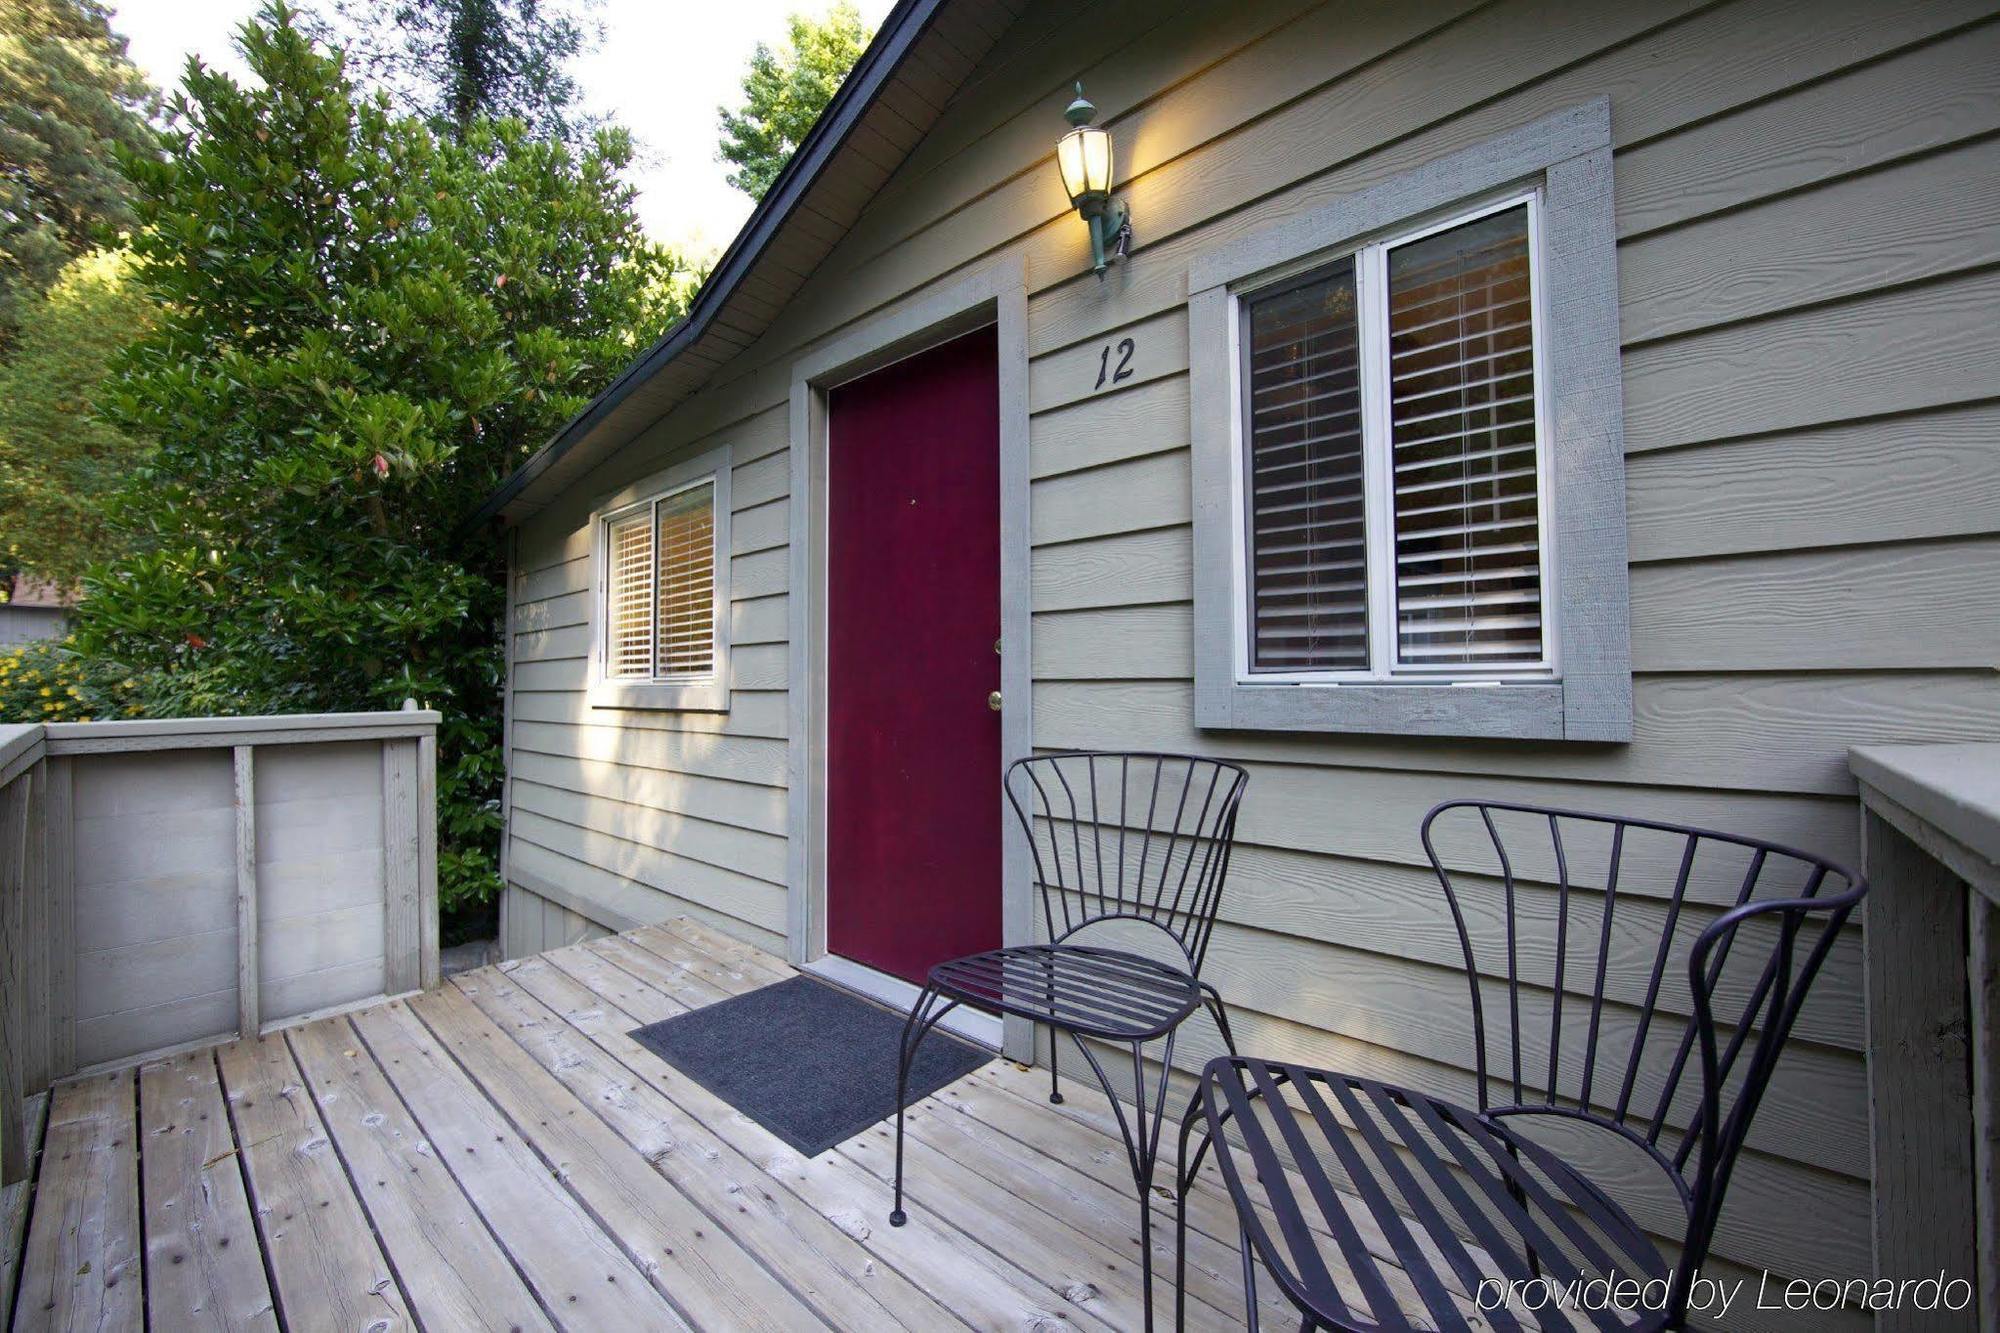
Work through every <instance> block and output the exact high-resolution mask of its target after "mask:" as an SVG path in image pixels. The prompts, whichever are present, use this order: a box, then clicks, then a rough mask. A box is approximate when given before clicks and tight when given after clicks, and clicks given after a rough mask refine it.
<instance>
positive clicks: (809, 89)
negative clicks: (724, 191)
mask: <svg viewBox="0 0 2000 1333" xmlns="http://www.w3.org/2000/svg"><path fill="white" fill-rule="evenodd" d="M785 22H786V25H787V27H788V28H789V35H788V37H787V39H786V41H785V44H784V46H783V47H782V48H780V49H779V50H776V51H773V50H772V49H771V48H770V47H769V46H768V45H766V44H765V43H763V42H759V43H757V49H756V50H755V51H754V52H752V53H751V56H750V68H749V70H748V71H747V72H746V73H745V74H744V76H743V104H742V105H741V106H740V107H738V108H736V109H735V110H734V111H732V110H730V109H729V108H728V107H722V108H719V111H718V114H719V115H720V116H721V118H722V142H721V144H720V146H719V149H718V152H719V156H720V159H721V160H722V161H725V162H732V163H734V164H735V165H736V170H735V171H733V172H731V173H730V174H729V178H728V179H729V183H730V184H731V185H733V186H735V187H736V188H737V189H739V190H741V191H743V192H744V193H745V194H747V195H749V196H750V197H751V198H752V199H762V198H763V197H764V192H765V191H766V190H768V189H770V188H771V183H772V182H773V181H775V180H777V179H778V173H779V172H781V171H783V170H784V169H785V163H787V162H789V161H791V158H792V154H793V153H795V152H797V151H798V147H799V145H800V144H801V143H803V142H805V137H806V134H807V132H808V131H810V130H811V129H812V127H813V122H814V121H816V120H818V119H819V114H820V112H822V111H824V110H826V105H827V103H828V102H831V101H832V100H833V95H834V94H835V93H836V92H839V91H840V85H841V81H842V80H844V79H845V78H846V77H847V72H848V71H849V70H851V69H853V68H854V62H855V61H857V60H859V59H860V58H861V53H862V52H863V51H864V50H866V49H867V48H868V42H869V39H870V38H871V37H872V36H873V33H872V32H871V31H870V30H869V29H868V27H867V26H866V25H864V24H863V23H862V22H861V15H860V14H859V13H858V12H857V11H856V10H855V8H854V6H853V5H851V4H848V3H845V0H842V3H840V4H836V5H835V6H834V7H833V8H832V9H829V10H828V11H827V13H826V17H824V18H818V19H816V18H813V17H811V16H810V15H806V14H793V15H791V16H790V17H789V18H788V19H786V21H785Z"/></svg>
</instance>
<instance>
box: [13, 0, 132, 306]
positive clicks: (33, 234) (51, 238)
mask: <svg viewBox="0 0 2000 1333" xmlns="http://www.w3.org/2000/svg"><path fill="white" fill-rule="evenodd" d="M152 101H153V98H152V90H151V89H150V88H149V87H148V86H147V84H146V81H145V79H144V78H143V77H142V76H141V75H140V73H139V71H138V69H137V68H135V67H134V66H133V64H132V62H131V61H130V60H128V59H126V56H125V41H124V39H123V38H122V37H118V36H115V35H114V34H113V33H112V31H111V27H110V21H109V18H108V11H107V10H106V9H105V7H104V6H103V5H102V4H100V3H97V0H5V3H0V339H4V337H5V336H6V333H7V330H8V329H10V328H11V327H12V325H13V323H14V320H15V318H16V312H17V311H18V310H19V309H21V308H22V307H24V306H26V305H29V304H31V303H32V302H33V301H34V299H35V298H36V297H38V296H40V295H41V293H42V292H43V291H45V290H47V288H48V287H49V285H50V284H51V283H53V282H54V281H55V279H56V275H57V274H58V273H60V272H61V271H62V268H63V266H64V265H65V264H67V263H69V262H70V260H72V259H74V258H76V257H77V256H78V255H81V254H83V253H84V252H86V251H88V250H92V249H95V248H97V247H98V246H99V245H101V244H103V243H105V242H106V241H107V240H108V239H110V237H111V235H112V234H113V233H115V232H116V231H117V230H118V229H120V228H123V227H126V226H129V225H130V223H131V220H132V215H131V211H130V208H129V206H128V203H127V197H128V194H129V189H128V187H127V185H126V182H125V178H124V176H123V175H122V174H121V173H120V172H119V169H118V163H117V161H116V152H117V150H119V149H127V150H131V149H140V148H143V147H144V146H145V145H146V144H147V143H148V141H149V137H150V136H149V131H148V128H147V124H146V117H147V116H148V115H149V114H150V112H151V109H152Z"/></svg>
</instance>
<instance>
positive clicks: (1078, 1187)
mask: <svg viewBox="0 0 2000 1333" xmlns="http://www.w3.org/2000/svg"><path fill="white" fill-rule="evenodd" d="M690 925H691V923H688V922H686V921H674V922H670V923H663V924H662V925H659V926H651V927H647V928H645V929H642V930H637V931H632V932H630V933H629V934H628V936H627V937H626V939H625V941H624V943H625V945H626V946H628V947H633V948H641V949H644V950H646V951H648V952H656V953H658V954H660V955H661V956H662V957H663V958H665V959H667V960H668V961H669V962H671V963H675V964H679V965H681V966H683V967H688V968H690V969H691V970H695V971H697V972H699V974H700V975H702V976H703V977H704V978H714V979H717V980H720V981H722V982H723V984H726V985H727V986H728V987H729V988H730V989H731V990H732V993H735V994H742V993H743V992H745V991H749V990H754V989H756V988H757V987H759V986H763V985H768V984H770V983H771V981H772V980H773V979H774V978H775V977H777V976H781V975H783V973H782V972H781V971H780V969H779V967H777V966H776V965H775V960H769V961H767V959H768V955H766V956H758V955H757V954H756V952H755V951H753V950H748V949H744V948H743V947H742V946H741V945H738V944H736V942H735V941H731V940H726V939H725V938H724V937H722V936H720V935H719V934H717V933H716V932H713V931H709V930H707V929H705V928H693V929H690V928H688V927H689V926H690ZM703 956H706V957H707V958H708V959H710V960H712V961H711V962H710V963H709V964H708V965H707V966H706V967H703V966H701V965H700V963H699V961H698V960H699V959H700V958H701V957H703ZM934 1101H935V1098H927V1099H925V1101H923V1102H919V1103H918V1104H917V1105H916V1106H915V1107H913V1108H912V1113H911V1117H910V1121H909V1128H910V1130H911V1133H910V1134H909V1137H908V1139H907V1141H906V1143H905V1146H904V1154H905V1160H906V1164H907V1167H908V1169H907V1170H906V1171H905V1173H904V1193H905V1197H906V1200H907V1202H906V1208H907V1209H908V1210H909V1211H910V1212H911V1214H912V1215H913V1216H914V1215H915V1213H916V1211H917V1210H918V1209H920V1208H925V1207H932V1208H936V1209H937V1210H938V1211H939V1212H940V1215H941V1216H942V1217H943V1219H944V1220H945V1221H946V1222H947V1223H948V1224H949V1225H951V1226H954V1227H957V1228H958V1229H959V1230H961V1231H963V1232H965V1233H966V1234H967V1235H969V1236H972V1237H974V1238H975V1239H977V1240H978V1241H980V1242H981V1243H982V1244H984V1245H986V1246H987V1247H988V1248H990V1249H993V1250H995V1251H996V1252H997V1253H1001V1254H1005V1255H1009V1256H1012V1257H1018V1258H1020V1259H1023V1260H1025V1261H1026V1262H1027V1265H1028V1267H1030V1268H1031V1269H1032V1270H1033V1271H1036V1272H1046V1273H1055V1274H1059V1275H1060V1280H1062V1281H1063V1282H1064V1283H1065V1284H1066V1286H1068V1287H1071V1288H1074V1287H1075V1286H1076V1285H1077V1284H1079V1283H1083V1284H1088V1285H1091V1286H1095V1287H1096V1288H1097V1289H1098V1290H1099V1291H1101V1292H1102V1293H1103V1294H1104V1297H1105V1300H1106V1302H1107V1307H1108V1310H1109V1312H1110V1313H1111V1314H1112V1315H1113V1318H1114V1321H1115V1322H1118V1323H1120V1324H1129V1325H1132V1326H1136V1325H1137V1324H1138V1323H1140V1322H1142V1320H1141V1312H1142V1310H1143V1306H1144V1302H1143V1299H1142V1293H1143V1283H1142V1280H1141V1279H1142V1274H1141V1269H1140V1263H1139V1254H1138V1249H1139V1234H1138V1233H1139V1227H1138V1202H1137V1200H1136V1199H1135V1198H1134V1197H1133V1194H1132V1183H1131V1175H1130V1168H1129V1167H1127V1168H1126V1173H1127V1174H1126V1178H1125V1183H1124V1187H1123V1189H1122V1191H1114V1190H1113V1189H1112V1188H1110V1187H1109V1186H1107V1185H1105V1184H1103V1183H1102V1182H1099V1181H1097V1180H1094V1179H1092V1178H1091V1177H1089V1176H1086V1175H1083V1174H1081V1173H1079V1172H1076V1171H1074V1170H1072V1169H1070V1168H1068V1167H1065V1166H1063V1165H1062V1164H1061V1163H1060V1162H1055V1161H1052V1160H1049V1159H1046V1158H1040V1159H1039V1160H1038V1155H1037V1154H1033V1153H1029V1152H1019V1153H1015V1154H1011V1155H1010V1154H1008V1153H1006V1152H1004V1151H999V1150H997V1148H996V1145H995V1144H994V1143H993V1142H992V1141H990V1140H988V1141H984V1142H982V1141H981V1140H980V1139H979V1138H977V1137H976V1136H971V1137H968V1136H966V1135H962V1134H961V1135H952V1136H948V1137H945V1138H942V1139H940V1138H937V1137H933V1136H929V1135H927V1134H926V1133H921V1132H917V1130H918V1125H919V1123H920V1122H922V1121H924V1120H925V1119H926V1117H927V1115H928V1111H929V1108H930V1107H931V1105H932V1104H933V1103H934ZM946 1113H947V1114H949V1113H950V1112H948V1111H947V1112H946ZM840 1151H841V1152H842V1153H844V1154H846V1155H847V1156H848V1157H850V1158H852V1159H853V1160H855V1161H858V1162H860V1163H862V1164H863V1165H864V1166H866V1167H868V1168H869V1170H871V1171H872V1172H874V1173H875V1174H876V1175H877V1176H878V1177H879V1178H881V1179H882V1180H884V1181H885V1182H893V1180H894V1178H895V1156H894V1153H895V1131H894V1128H893V1126H891V1125H889V1124H886V1123H885V1124H881V1125H877V1126H874V1127H873V1128H871V1129H870V1130H868V1131H867V1132H866V1133H863V1134H861V1135H859V1136H857V1137H856V1138H854V1139H851V1140H849V1141H848V1142H847V1143H845V1144H842V1145H841V1147H840ZM1119 1154H1120V1157H1121V1159H1122V1157H1123V1147H1122V1143H1121V1146H1120V1147H1119ZM1165 1172H1166V1174H1165V1175H1158V1174H1156V1177H1155V1179H1156V1181H1164V1180H1166V1179H1168V1178H1170V1177H1171V1175H1172V1166H1171V1164H1169V1165H1168V1166H1167V1167H1166V1168H1165ZM994 1180H1005V1181H1006V1182H1007V1186H1008V1188H1007V1191H1006V1192H1005V1194H1004V1195H1001V1196H1000V1197H1001V1198H1003V1199H1004V1200H1005V1201H1006V1206H1004V1207H995V1206H994V1198H995V1195H994V1191H992V1190H991V1189H987V1188H982V1182H986V1181H994ZM1161 1202H1163V1200H1160V1199H1158V1198H1156V1199H1155V1203H1156V1205H1157V1204H1159V1203H1161ZM1023 1205H1025V1206H1023ZM1154 1211H1155V1213H1156V1214H1157V1215H1156V1216H1155V1218H1154V1226H1153V1233H1152V1235H1153V1246H1152V1249H1153V1269H1154V1282H1153V1289H1152V1297H1153V1303H1154V1314H1155V1317H1156V1318H1165V1319H1171V1318H1172V1317H1173V1308H1172V1307H1173V1287H1172V1280H1171V1278H1170V1277H1168V1278H1164V1279H1163V1278H1162V1276H1161V1275H1162V1274H1171V1273H1172V1271H1173V1263H1174V1248H1173V1233H1172V1225H1173V1215H1172V1212H1171V1210H1170V1209H1168V1208H1160V1207H1155V1209H1154ZM1232 1272H1240V1269H1238V1268H1237V1256H1236V1253H1235V1247H1234V1245H1233V1244H1232V1245H1230V1246H1229V1247H1227V1249H1226V1252H1225V1251H1223V1249H1222V1247H1220V1246H1218V1244H1217V1243H1216V1241H1215V1240H1214V1238H1213V1237H1208V1236H1201V1235H1197V1236H1196V1237H1195V1239H1194V1243H1193V1245H1192V1246H1191V1248H1190V1253H1189V1278H1190V1282H1189V1286H1188V1298H1189V1299H1188V1306H1189V1314H1190V1317H1191V1318H1197V1319H1201V1320H1203V1321H1204V1322H1206V1321H1207V1320H1209V1319H1213V1320H1215V1321H1217V1322H1219V1323H1222V1324H1227V1323H1229V1322H1231V1321H1232V1320H1234V1319H1236V1318H1239V1317H1240V1314H1241V1309H1242V1296H1241V1292H1242V1280H1241V1278H1240V1277H1231V1276H1229V1275H1230V1274H1232ZM1259 1294H1260V1295H1261V1296H1262V1297H1263V1298H1264V1299H1263V1301H1262V1304H1263V1305H1264V1306H1265V1308H1266V1314H1267V1316H1268V1317H1270V1318H1274V1319H1277V1320H1279V1321H1280V1323H1281V1324H1282V1323H1283V1322H1287V1321H1288V1320H1289V1319H1290V1318H1291V1317H1292V1314H1291V1308H1290V1306H1288V1305H1287V1304H1285V1303H1284V1301H1283V1300H1282V1298H1277V1293H1275V1292H1274V1291H1273V1290H1272V1289H1271V1287H1270V1285H1269V1284H1266V1285H1265V1287H1264V1288H1263V1290H1262V1291H1261V1292H1260V1293H1259ZM1274 1298H1276V1299H1274Z"/></svg>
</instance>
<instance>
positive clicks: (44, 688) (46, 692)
mask: <svg viewBox="0 0 2000 1333" xmlns="http://www.w3.org/2000/svg"><path fill="white" fill-rule="evenodd" d="M52 693H54V691H52V690H50V689H49V687H48V686H46V685H44V686H42V690H41V694H42V697H43V698H44V699H46V698H48V697H49V695H50V694H52Z"/></svg>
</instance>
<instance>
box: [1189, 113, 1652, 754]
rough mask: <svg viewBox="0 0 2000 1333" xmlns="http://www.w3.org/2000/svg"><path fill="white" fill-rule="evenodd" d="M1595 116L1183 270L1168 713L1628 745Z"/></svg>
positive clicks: (1606, 264) (1618, 417)
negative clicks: (1177, 619) (1190, 651)
mask: <svg viewBox="0 0 2000 1333" xmlns="http://www.w3.org/2000/svg"><path fill="white" fill-rule="evenodd" d="M1611 172H1612V163H1611V143H1610V111H1609V104H1608V102H1606V101H1604V100H1601V99H1600V100H1599V101H1597V102H1594V103H1588V104H1585V105H1582V106H1578V107H1573V108H1570V109H1569V110H1566V111H1560V112H1556V113H1554V114H1552V115H1549V116H1546V117H1544V118H1543V119H1541V120H1539V121H1536V122H1533V123H1532V124H1529V125H1525V126H1522V127H1521V128H1520V129H1518V130H1514V131H1511V132H1509V133H1507V134H1503V135H1500V136H1498V137H1497V138H1495V139H1492V140H1490V141H1488V142H1486V143H1483V144H1477V145H1474V146H1472V147H1469V148H1466V149H1463V150H1461V151H1459V152H1455V153H1451V154H1447V155H1445V156H1442V157H1440V158H1438V159H1436V160H1434V161H1431V162H1428V163H1425V164H1423V165H1422V166H1419V167H1417V168H1414V169H1413V170H1411V171H1408V172H1405V173H1403V174H1402V175H1400V176H1395V177H1391V178H1389V179H1387V180H1384V181H1381V182H1379V183H1377V184H1374V185H1370V186H1367V187H1365V188H1361V189H1355V190H1351V191H1347V192H1344V193H1342V194H1340V195H1338V196H1337V197H1336V198H1334V199H1333V200H1331V201H1330V202H1328V203H1326V204H1323V205H1320V206H1319V207H1317V208H1315V209H1311V210H1306V211H1302V212H1300V213H1299V214H1297V215H1296V216H1292V217H1288V218H1285V219H1282V220H1280V221H1277V222H1274V223H1272V224H1271V225H1269V226H1267V227H1265V228H1263V229H1261V230H1259V231H1254V232H1251V233H1248V234H1245V235H1242V236H1238V237H1234V238H1232V239H1230V240H1228V241H1227V242H1224V243H1223V244H1221V245H1219V246H1217V247H1216V248H1215V249H1213V250H1211V251H1208V252H1206V253H1203V254H1199V255H1197V256H1195V257H1194V258H1193V259H1192V260H1191V261H1190V263H1189V266H1188V353H1189V361H1188V375H1189V407H1190V412H1191V427H1192V442H1193V450H1192V457H1193V464H1192V467H1193V481H1194V667H1195V692H1194V709H1195V720H1196V722H1197V724H1198V725H1200V726H1203V727H1219V728H1245V729H1263V730H1294V731H1331V732H1338V731H1355V732H1387V733H1396V734H1405V735H1432V736H1492V737H1508V738H1515V739H1529V738H1539V739H1576V740H1627V739H1630V737H1631V729H1632V682H1631V665H1630V660H1631V659H1630V646H1629V634H1628V629H1627V625H1628V593H1627V571H1626V542H1625V508H1624V507H1625V485H1624V481H1625V478H1624V440H1623V428H1622V415H1623V413H1622V404H1621V401H1620V395H1621V378H1620V368H1619V350H1618V274H1617V238H1616V234H1615V227H1614V221H1613V220H1614V217H1615V208H1614V199H1613V194H1612V188H1611Z"/></svg>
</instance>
